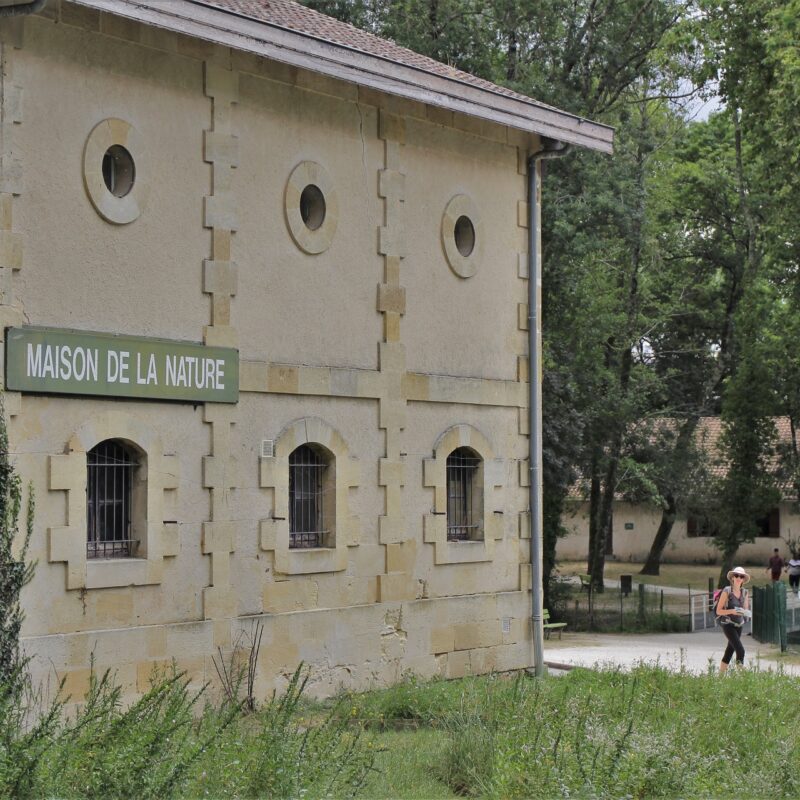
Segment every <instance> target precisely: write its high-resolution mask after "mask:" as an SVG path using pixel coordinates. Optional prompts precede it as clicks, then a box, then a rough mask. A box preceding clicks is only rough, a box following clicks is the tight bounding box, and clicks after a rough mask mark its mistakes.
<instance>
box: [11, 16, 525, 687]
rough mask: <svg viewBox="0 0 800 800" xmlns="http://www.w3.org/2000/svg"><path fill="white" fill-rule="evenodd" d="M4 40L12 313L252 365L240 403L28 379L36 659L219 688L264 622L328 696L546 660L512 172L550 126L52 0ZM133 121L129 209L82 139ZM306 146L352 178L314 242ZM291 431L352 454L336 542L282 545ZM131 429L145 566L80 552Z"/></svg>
mask: <svg viewBox="0 0 800 800" xmlns="http://www.w3.org/2000/svg"><path fill="white" fill-rule="evenodd" d="M0 42H2V44H1V45H0V46H1V47H2V59H3V68H4V73H5V75H6V77H5V79H4V81H3V84H2V96H1V97H0V99H1V100H2V102H3V104H4V108H5V109H6V110H7V111H8V112H9V113H6V114H5V115H4V117H3V119H5V120H6V122H5V123H4V127H3V130H2V131H0V133H2V139H1V140H2V142H3V143H4V146H6V147H8V146H9V145H10V144H11V145H13V148H12V149H13V158H11V159H7V160H5V161H4V162H3V164H4V172H3V174H2V175H0V212H2V213H0V229H1V230H3V231H4V233H3V236H5V237H6V238H5V239H4V241H6V242H8V241H11V242H12V243H13V247H11V248H10V249H9V248H8V247H7V248H6V249H5V251H3V252H4V253H7V252H10V253H11V256H10V258H11V260H10V261H9V260H6V261H5V262H4V263H2V264H0V277H2V278H3V280H4V283H3V286H5V287H10V288H8V289H7V291H6V292H5V294H3V297H2V300H3V302H2V303H1V304H0V313H2V316H3V321H4V325H5V326H8V325H23V324H24V325H49V326H54V327H60V328H76V329H80V330H96V331H104V332H119V333H127V334H132V335H135V336H161V337H165V338H169V339H185V340H189V341H194V342H205V343H207V344H222V345H228V346H236V347H238V348H239V350H240V359H241V376H240V392H241V394H240V400H239V402H238V404H236V405H235V406H222V405H220V404H212V403H208V404H205V405H192V404H186V403H165V402H155V401H153V402H150V401H136V402H134V401H127V400H116V399H102V398H78V397H57V396H50V397H48V396H43V395H41V396H35V395H27V394H26V395H22V396H20V395H18V394H15V393H7V395H6V407H7V409H8V412H9V416H10V421H9V431H10V437H11V444H12V451H13V452H14V454H15V460H16V461H15V463H16V465H17V467H18V470H19V472H20V474H21V476H22V478H23V480H24V481H26V482H27V481H32V483H33V485H34V487H35V490H36V497H37V504H36V518H35V534H34V540H33V545H32V556H33V557H34V558H36V559H38V567H37V571H36V576H35V578H34V581H33V583H32V584H31V585H30V586H29V587H28V588H27V589H26V590H25V594H24V603H25V608H26V612H27V619H26V623H25V630H24V634H25V636H26V639H25V645H26V649H27V651H28V652H29V653H30V654H31V655H32V656H33V658H34V661H33V664H34V667H35V670H36V676H37V678H41V679H43V680H44V679H46V678H47V677H48V676H49V677H50V678H53V677H54V675H53V673H55V674H57V675H58V676H59V677H66V680H67V685H66V688H67V691H68V692H69V693H71V694H72V695H73V697H75V698H78V697H80V695H81V692H82V691H83V690H84V689H85V686H86V682H87V680H88V674H89V665H90V659H91V656H92V654H94V659H95V664H96V667H97V669H100V670H102V669H105V668H107V667H111V668H113V669H115V670H116V671H117V675H118V679H119V680H120V681H121V682H122V683H123V685H124V687H125V690H126V694H128V695H129V696H133V695H135V694H136V693H137V692H138V691H141V690H142V689H143V688H144V687H145V686H146V685H147V680H148V677H149V675H150V672H151V670H152V668H153V666H154V665H159V664H163V663H165V662H166V661H168V660H169V659H171V658H173V657H174V658H177V660H178V665H179V666H180V667H182V668H185V669H186V670H187V671H188V673H189V675H190V676H191V678H192V679H193V680H195V681H196V682H198V683H201V682H204V681H206V680H212V681H213V680H215V679H216V673H215V670H214V668H213V664H212V660H211V659H212V657H213V656H214V655H216V653H217V648H222V649H223V651H224V652H226V653H229V652H230V651H231V650H232V649H233V648H234V646H235V645H236V643H237V642H238V641H240V640H241V637H242V636H245V638H246V635H247V634H248V632H250V631H251V630H252V626H253V625H254V624H262V625H263V626H264V640H263V644H262V648H261V657H260V661H259V674H258V682H257V688H258V690H259V691H260V692H261V693H262V694H266V693H267V692H268V691H269V690H271V689H272V688H274V687H276V686H280V685H281V684H282V681H284V680H285V679H286V676H287V675H288V674H290V673H291V671H292V670H293V669H294V667H295V666H296V665H297V663H299V661H301V660H303V661H305V662H306V663H307V664H309V665H310V667H311V669H312V672H313V678H312V685H313V689H314V691H315V692H316V693H318V694H330V693H332V692H334V691H336V690H337V689H339V688H341V687H346V688H366V687H369V686H373V685H376V684H382V683H386V682H390V681H393V680H396V679H398V678H399V677H400V675H401V674H403V673H404V672H406V671H413V672H416V673H419V674H421V675H425V676H431V675H444V676H456V675H462V674H465V673H469V672H486V671H489V670H493V669H502V670H504V669H513V668H519V667H523V666H528V665H530V663H531V647H530V635H529V624H528V620H527V618H528V614H529V609H528V606H529V599H528V598H529V595H528V590H529V580H530V579H529V568H528V565H527V564H526V562H527V561H528V543H529V540H528V539H527V538H525V537H527V535H528V532H527V518H526V516H525V515H524V513H523V512H524V510H525V509H526V507H527V490H526V488H525V482H526V479H527V469H526V462H525V457H526V453H527V446H528V439H527V435H526V424H527V422H526V410H525V405H526V402H527V401H526V397H527V384H526V382H525V381H526V380H527V359H526V352H525V351H526V332H525V331H524V329H523V328H524V325H525V324H526V323H525V317H526V313H525V311H526V309H525V306H524V304H525V300H526V296H527V285H526V280H525V271H524V269H523V267H521V266H520V265H521V264H524V249H525V234H526V231H525V228H524V224H525V222H524V221H525V218H526V215H525V204H524V200H525V186H526V177H525V175H524V167H523V166H521V165H524V160H525V155H526V153H527V152H528V150H529V149H533V148H534V146H535V145H536V142H535V141H531V140H529V139H527V138H526V137H523V136H521V135H519V134H515V133H513V132H511V131H508V130H506V129H503V128H500V127H496V126H491V125H486V124H483V123H481V124H476V123H474V122H473V121H471V120H469V119H467V118H461V117H458V116H454V115H453V114H452V113H449V112H442V111H438V110H436V109H432V108H427V107H426V106H424V105H421V104H415V103H410V102H406V101H400V100H397V99H396V98H391V97H387V96H382V95H380V94H379V93H376V92H373V91H368V90H365V89H363V88H362V89H360V88H358V87H356V86H353V85H351V84H345V83H341V82H336V81H333V80H330V79H323V78H320V77H319V76H315V75H313V74H311V73H305V72H302V71H298V70H296V69H287V68H284V67H281V66H280V65H278V64H274V63H270V62H267V61H263V60H260V59H257V58H255V57H252V56H247V55H243V54H241V53H235V52H230V51H227V50H224V49H222V48H216V47H214V46H211V45H208V44H205V43H201V42H197V41H193V40H191V39H185V38H181V37H177V36H174V35H171V34H166V33H164V32H160V31H155V30H151V29H148V28H145V27H143V26H138V25H136V24H132V23H123V22H121V21H120V20H116V19H115V18H113V17H110V16H108V15H101V14H98V13H96V12H90V11H88V10H86V9H80V8H78V7H76V6H71V5H69V4H68V3H66V2H58V0H51V2H50V3H49V4H48V7H47V10H46V12H45V14H44V15H40V16H36V17H33V18H26V19H25V20H23V21H18V22H17V23H15V24H14V25H7V24H4V26H3V27H2V28H0ZM20 92H22V95H23V96H24V104H21V103H20V102H19V98H20V96H21V95H20ZM112 117H113V118H119V119H122V120H124V121H125V122H127V123H129V124H130V125H131V126H133V127H134V128H135V130H136V133H137V135H138V142H139V143H141V146H142V147H143V148H144V151H143V152H141V153H134V157H137V156H141V161H140V162H139V163H140V164H141V165H142V171H141V173H137V181H140V184H139V185H140V186H142V185H146V186H147V187H148V188H149V195H148V197H147V200H146V205H144V207H143V208H142V211H141V214H140V215H139V217H138V218H137V219H136V220H135V221H133V222H131V223H129V224H125V225H116V224H111V223H109V222H107V221H105V220H104V219H102V218H101V217H100V216H99V215H98V213H97V212H96V211H95V209H94V207H93V206H92V203H91V202H90V200H89V197H88V196H87V192H86V191H85V189H84V186H83V167H82V157H83V148H84V145H85V143H86V141H87V137H88V136H89V134H90V132H91V131H92V129H93V128H94V126H95V125H97V124H98V123H99V122H101V121H103V120H104V119H108V118H112ZM145 155H146V157H145ZM303 161H313V162H317V163H319V164H320V165H321V166H322V167H323V168H324V169H325V170H326V171H327V174H328V175H329V176H330V180H331V185H332V186H333V189H334V191H335V192H336V196H337V200H338V212H337V229H336V233H335V234H334V235H333V237H332V239H331V241H330V246H329V247H328V248H327V249H326V250H325V251H324V252H322V253H320V254H317V255H310V254H308V253H306V252H303V251H302V250H301V249H300V248H299V247H298V246H296V244H295V242H294V241H293V239H292V237H291V236H290V234H289V231H288V229H287V224H286V216H285V210H284V192H285V190H286V184H287V180H288V179H289V175H290V173H291V172H292V170H293V169H294V168H295V167H296V165H297V164H299V163H300V162H303ZM456 195H466V196H467V197H468V198H469V199H470V200H471V201H472V202H473V204H474V207H475V208H476V209H477V211H478V213H479V215H480V220H479V225H477V226H476V227H477V232H478V236H479V244H480V247H481V248H482V253H481V258H480V260H479V261H478V263H477V267H478V268H477V272H476V274H475V275H474V276H473V277H471V278H462V277H459V276H457V275H456V274H455V273H454V272H453V271H452V270H451V269H450V267H449V266H448V263H447V260H446V258H445V253H444V250H443V246H442V233H441V221H442V215H443V213H444V209H445V206H446V205H447V203H448V202H449V201H450V200H451V198H453V197H454V196H456ZM476 221H477V220H476ZM298 420H308V422H304V423H302V424H299V423H298ZM302 431H311V432H312V433H310V434H308V435H310V436H313V437H316V438H315V439H314V441H321V440H323V439H324V441H325V443H326V446H329V447H330V448H331V449H332V450H333V451H335V452H336V464H337V488H336V491H337V495H336V496H337V514H338V510H339V509H341V510H342V514H341V518H339V517H338V516H337V530H336V536H337V541H336V547H335V549H334V550H332V551H330V552H323V553H316V554H315V553H310V554H309V553H305V554H304V553H300V554H298V553H297V552H296V551H292V552H291V553H288V552H287V551H286V549H285V548H283V549H282V546H281V541H282V540H281V536H282V535H283V534H282V530H283V528H282V527H281V522H280V520H279V518H280V516H281V514H280V513H279V511H280V509H279V504H280V502H281V497H283V496H285V490H286V481H287V480H288V478H287V477H286V475H285V474H283V472H282V471H281V469H280V467H279V465H280V458H282V457H283V456H282V455H281V453H283V452H284V451H283V450H282V448H284V449H286V450H287V452H288V449H291V447H293V446H294V445H292V444H291V442H295V443H296V442H297V441H298V439H297V436H299V435H301V433H300V432H302ZM302 435H305V434H304V433H303V434H302ZM116 436H122V437H127V438H129V439H130V440H131V441H134V442H135V443H136V444H137V445H139V446H140V447H142V448H143V449H144V450H145V451H146V455H147V470H148V483H147V491H148V519H147V520H146V522H147V532H146V538H147V558H146V559H129V560H120V561H119V562H115V563H110V564H100V565H98V564H97V563H87V562H86V558H85V538H84V537H85V528H81V524H82V523H81V519H82V517H81V514H85V509H83V504H84V503H85V499H84V498H85V451H86V450H88V449H89V448H90V447H91V446H93V444H96V443H97V442H99V441H101V440H102V439H104V438H112V437H116ZM262 440H270V441H274V442H275V443H276V456H275V457H274V458H272V459H270V458H262V456H261V443H262ZM461 444H466V445H468V446H471V447H473V448H475V449H478V450H479V451H480V452H481V455H482V456H483V457H484V472H485V486H484V495H485V498H484V527H485V538H484V541H482V542H472V543H465V544H464V545H463V546H461V545H453V544H448V543H447V542H446V541H444V540H443V539H442V530H443V528H442V527H441V513H440V512H441V508H442V504H443V503H444V502H445V501H444V499H443V498H444V494H443V476H444V459H445V458H446V455H447V452H449V451H450V450H451V449H453V448H454V447H456V446H459V445H461ZM81 459H83V461H82V460H81ZM345 512H346V513H345ZM434 512H438V516H437V513H434ZM276 518H278V519H276ZM243 632H244V633H243Z"/></svg>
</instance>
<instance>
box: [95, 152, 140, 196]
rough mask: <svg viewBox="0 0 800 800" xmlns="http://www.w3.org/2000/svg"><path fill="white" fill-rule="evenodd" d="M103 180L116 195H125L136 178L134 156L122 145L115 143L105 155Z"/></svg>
mask: <svg viewBox="0 0 800 800" xmlns="http://www.w3.org/2000/svg"><path fill="white" fill-rule="evenodd" d="M103 180H104V181H105V184H106V188H107V189H108V191H109V192H111V194H113V195H114V197H125V195H126V194H128V192H130V190H131V189H132V188H133V182H134V181H135V180H136V166H135V165H134V163H133V156H131V154H130V153H129V152H128V151H127V150H126V149H125V148H124V147H123V146H122V145H121V144H115V145H112V146H111V147H109V148H108V150H106V154H105V155H104V156H103Z"/></svg>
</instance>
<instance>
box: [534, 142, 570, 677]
mask: <svg viewBox="0 0 800 800" xmlns="http://www.w3.org/2000/svg"><path fill="white" fill-rule="evenodd" d="M542 145H543V149H542V150H539V151H538V152H536V153H533V154H531V155H530V156H528V354H529V362H530V366H529V374H528V391H529V396H528V430H529V431H530V436H529V451H528V459H529V462H528V463H529V464H530V489H529V503H528V505H529V508H530V525H531V539H530V542H531V626H532V629H533V668H534V674H535V675H536V677H537V678H540V677H543V676H544V675H546V674H547V668H546V667H545V663H544V628H543V627H542V542H543V528H544V520H543V514H542V377H541V372H542V366H541V363H542V257H541V247H542V215H541V210H542V202H541V201H542V174H541V161H542V160H543V159H547V158H558V157H560V156H563V155H565V154H566V153H567V152H568V151H569V149H570V146H569V145H568V144H563V143H562V142H553V141H552V140H543V141H542Z"/></svg>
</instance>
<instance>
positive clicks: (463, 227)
mask: <svg viewBox="0 0 800 800" xmlns="http://www.w3.org/2000/svg"><path fill="white" fill-rule="evenodd" d="M453 235H454V238H455V240H456V247H457V248H458V252H459V253H461V255H462V256H464V258H466V257H467V256H469V255H470V254H471V253H472V251H473V250H474V249H475V228H474V226H473V225H472V220H471V219H470V218H469V217H465V216H463V215H462V216H460V217H459V218H458V219H457V220H456V228H455V231H454V232H453Z"/></svg>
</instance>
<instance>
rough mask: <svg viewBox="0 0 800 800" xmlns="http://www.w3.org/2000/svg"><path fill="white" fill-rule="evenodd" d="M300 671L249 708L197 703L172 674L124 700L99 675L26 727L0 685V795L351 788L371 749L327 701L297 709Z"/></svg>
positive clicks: (296, 793) (326, 793)
mask: <svg viewBox="0 0 800 800" xmlns="http://www.w3.org/2000/svg"><path fill="white" fill-rule="evenodd" d="M306 682H307V678H304V677H303V674H302V672H301V669H300V668H298V670H297V672H296V673H295V674H294V676H293V677H292V679H291V681H290V683H289V687H288V689H287V691H286V693H285V694H283V695H282V696H280V697H277V696H275V697H273V698H272V700H271V702H269V703H268V704H267V705H266V706H265V707H264V708H262V709H260V710H257V711H256V713H253V714H250V713H246V712H245V710H244V707H243V705H242V704H241V703H239V702H228V701H226V702H225V703H223V705H222V706H219V707H214V706H212V705H210V704H206V706H205V707H204V708H200V707H199V703H200V700H201V698H202V695H203V692H202V691H201V692H192V691H190V690H189V687H188V683H187V681H186V679H185V678H184V676H183V675H182V674H181V673H177V672H174V671H173V672H170V673H166V674H164V673H162V674H155V675H154V676H153V681H152V686H151V688H150V690H149V691H148V692H147V693H146V694H145V695H144V696H143V697H141V698H140V699H139V700H138V701H136V702H135V703H133V704H132V705H130V706H128V707H124V706H123V705H122V702H121V689H120V687H119V686H117V685H116V684H115V683H114V681H113V676H112V675H111V674H109V673H106V674H105V675H103V676H102V677H99V678H98V677H94V676H93V677H92V679H91V683H90V688H89V692H88V694H87V695H86V697H85V702H84V703H83V704H82V705H81V706H80V707H79V710H78V711H77V712H76V713H75V714H74V715H72V716H70V717H67V716H66V715H65V714H64V713H63V701H57V702H56V703H54V704H52V705H51V706H50V707H49V708H47V709H46V710H45V712H44V713H41V714H39V715H38V716H37V717H36V722H35V723H34V724H33V725H32V726H31V725H30V724H29V723H30V719H28V718H27V717H26V710H25V708H26V706H25V704H24V703H21V702H20V695H19V692H18V691H17V690H16V688H14V689H13V690H12V689H11V688H9V686H8V684H5V685H3V686H0V797H14V798H29V797H30V798H34V797H63V798H104V799H105V798H108V799H109V800H112V799H113V798H169V797H192V798H194V797H198V796H213V797H305V798H323V797H334V796H335V797H352V796H354V795H355V794H356V793H357V792H358V791H359V789H360V788H361V787H362V786H363V784H364V781H365V780H366V777H367V775H368V774H369V773H370V770H371V769H372V764H373V759H374V749H373V748H372V747H371V746H370V743H368V742H366V741H364V740H363V738H362V736H361V731H360V728H359V727H357V726H353V725H352V724H351V723H350V722H349V721H348V720H347V719H346V718H344V716H343V715H342V714H340V713H339V710H338V709H334V710H332V711H328V712H327V713H325V714H324V715H322V716H321V717H319V718H308V717H305V716H303V707H302V704H301V698H302V694H303V691H304V689H305V686H306Z"/></svg>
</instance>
